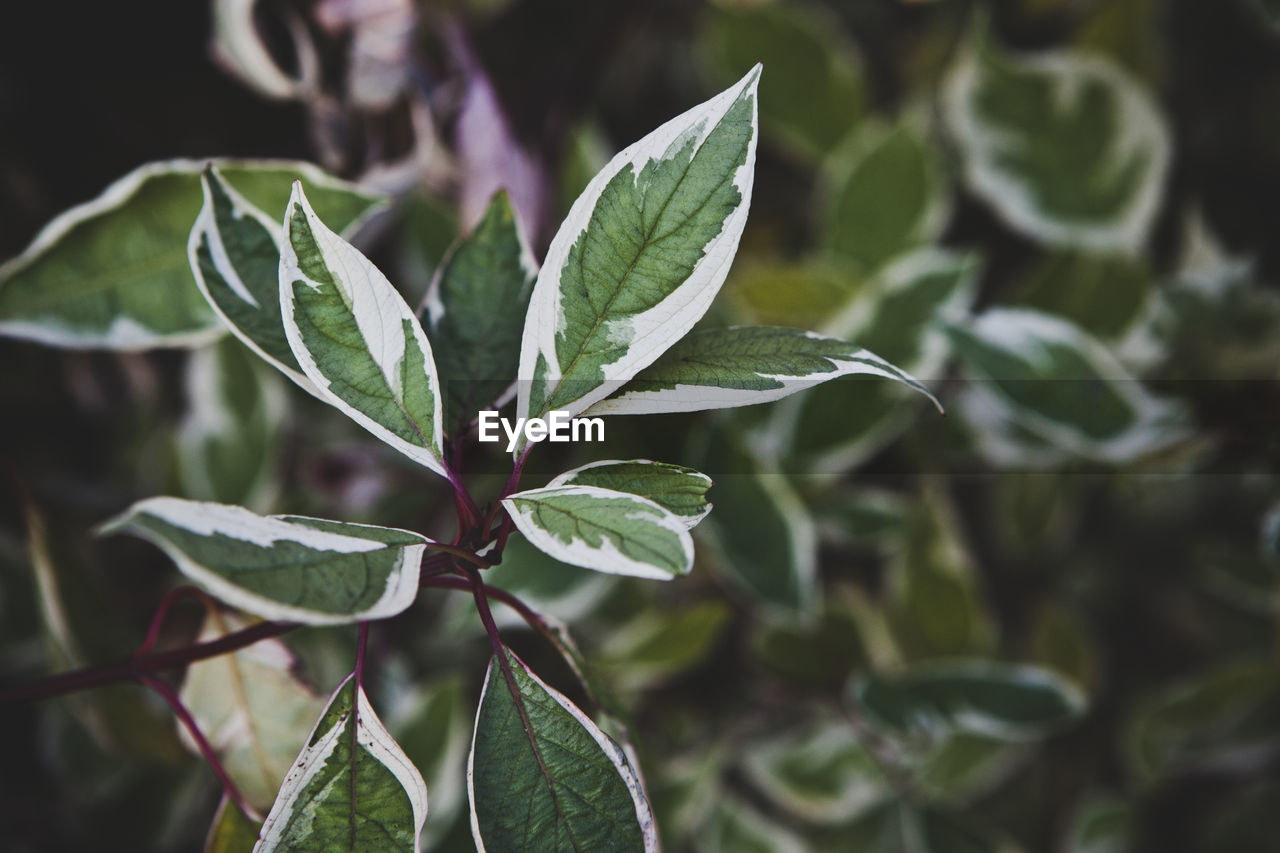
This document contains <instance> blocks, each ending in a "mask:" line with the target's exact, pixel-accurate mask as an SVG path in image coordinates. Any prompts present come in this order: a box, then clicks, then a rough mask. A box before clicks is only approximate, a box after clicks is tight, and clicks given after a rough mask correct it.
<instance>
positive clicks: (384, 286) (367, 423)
mask: <svg viewBox="0 0 1280 853" xmlns="http://www.w3.org/2000/svg"><path fill="white" fill-rule="evenodd" d="M284 227H285V239H286V245H285V251H284V254H283V255H282V256H281V258H280V303H281V310H282V312H283V315H284V328H285V335H286V336H287V337H288V340H289V346H290V347H291V348H292V349H293V354H294V356H295V357H296V358H297V360H298V364H299V365H300V366H301V367H302V371H303V373H305V374H306V375H307V377H308V378H309V379H310V380H311V381H312V382H313V383H315V385H316V386H317V387H318V388H319V389H320V391H321V393H322V394H323V395H324V397H325V399H326V400H328V401H329V402H330V403H332V404H333V405H334V406H335V407H337V408H338V409H340V410H341V411H342V412H343V413H344V414H346V415H347V416H348V417H350V418H351V419H352V420H354V421H355V422H356V423H358V424H360V426H362V427H364V428H365V429H367V430H368V431H369V432H371V433H372V434H373V435H375V436H376V437H378V438H379V439H381V440H382V441H384V442H386V443H387V444H388V445H390V446H391V447H394V448H395V449H396V450H398V451H400V452H401V453H403V454H404V455H406V456H408V457H409V458H410V459H412V460H414V461H415V462H418V463H419V464H422V465H425V466H426V467H427V468H430V469H431V470H432V471H435V472H437V473H439V474H441V475H443V476H446V477H447V476H449V474H448V469H447V467H446V466H445V463H444V459H443V444H444V435H443V421H444V417H443V407H442V404H441V398H440V383H439V380H438V379H437V377H436V368H435V362H434V361H433V360H432V357H431V344H430V343H428V341H427V336H426V334H425V333H424V332H423V331H422V327H421V326H420V325H419V324H418V319H417V317H416V316H415V315H414V313H413V311H412V309H410V308H409V306H408V305H406V304H405V301H404V299H403V298H402V297H401V296H400V294H399V293H398V292H397V291H396V289H395V288H394V287H392V286H391V283H390V282H389V281H387V278H386V276H384V275H383V274H382V273H381V272H379V271H378V268H377V267H375V266H374V265H373V264H372V263H371V262H370V261H369V259H368V258H366V257H365V256H364V255H362V254H360V252H359V251H357V250H356V249H355V247H353V246H352V245H351V244H349V243H347V242H346V241H345V240H343V239H342V238H341V237H339V236H338V235H337V234H335V233H333V231H331V230H330V229H329V228H328V227H327V226H326V225H325V224H324V223H323V222H321V221H320V218H319V217H318V216H316V214H315V211H314V210H312V209H311V205H310V204H309V203H308V202H307V198H306V195H305V193H304V192H303V190H302V186H301V185H300V184H295V185H294V190H293V198H292V199H291V200H290V201H289V210H288V213H287V214H286V215H285V223H284Z"/></svg>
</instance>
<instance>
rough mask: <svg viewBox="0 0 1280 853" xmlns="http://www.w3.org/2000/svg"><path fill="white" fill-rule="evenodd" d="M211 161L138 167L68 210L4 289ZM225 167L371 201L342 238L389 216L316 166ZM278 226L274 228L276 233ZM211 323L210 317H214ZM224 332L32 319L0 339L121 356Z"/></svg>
mask: <svg viewBox="0 0 1280 853" xmlns="http://www.w3.org/2000/svg"><path fill="white" fill-rule="evenodd" d="M208 162H210V161H208V160H193V159H186V158H178V159H173V160H159V161H156V162H154V163H147V164H146V165H143V166H139V167H138V168H136V169H134V170H133V171H132V172H129V173H128V174H126V175H124V176H123V177H121V178H118V179H116V180H115V181H113V182H112V183H111V184H110V185H109V186H108V187H107V188H106V189H105V190H103V191H102V192H101V193H99V194H98V195H97V196H96V197H94V198H92V199H90V200H89V201H86V202H82V203H81V204H78V205H75V206H74V207H70V208H67V209H66V210H64V211H62V212H61V213H59V214H58V215H57V216H55V217H54V218H53V219H51V220H49V222H47V223H46V224H45V226H44V227H43V228H41V229H40V231H39V233H37V234H36V236H35V238H34V239H33V240H32V241H31V243H30V244H29V245H28V246H27V248H25V249H23V250H22V253H21V254H19V255H17V256H15V257H13V258H10V259H9V260H8V261H5V262H4V263H3V264H0V287H4V283H5V282H6V281H7V280H8V279H9V278H10V277H11V276H13V275H14V274H16V273H18V272H21V271H22V270H23V269H25V268H26V267H28V266H30V265H31V264H32V263H34V262H35V261H36V260H38V259H39V258H40V257H41V256H42V255H44V254H45V253H46V252H47V251H49V250H50V249H51V248H53V247H54V246H55V245H57V243H58V241H60V240H61V239H62V238H63V237H64V236H66V234H67V232H69V231H70V230H71V229H72V228H74V227H76V226H77V225H79V224H80V223H82V222H85V221H86V220H89V219H92V218H94V217H95V216H99V215H101V214H103V213H107V212H109V211H112V210H115V209H117V208H120V207H123V206H124V205H125V203H126V202H128V201H129V200H130V199H131V198H133V197H134V196H135V195H136V194H137V192H138V190H139V189H141V188H142V185H143V184H145V183H146V182H147V181H148V180H150V179H151V178H153V177H157V176H160V175H170V174H197V175H198V174H199V173H200V172H201V170H203V169H204V167H205V165H206V164H207V163H208ZM212 162H214V163H216V165H218V166H219V167H223V168H231V169H236V168H243V169H263V170H273V171H275V170H278V171H281V172H293V173H295V174H298V175H300V176H302V178H303V179H304V180H305V181H307V182H308V183H310V184H314V185H315V186H319V187H325V188H332V189H342V190H345V191H347V192H352V193H356V194H359V195H363V196H368V197H369V198H370V204H369V208H368V209H367V210H366V211H365V212H364V213H363V214H361V215H360V216H359V217H357V218H356V219H355V220H354V221H353V222H352V223H350V224H349V225H348V226H347V227H346V228H345V229H343V233H354V232H356V231H358V230H359V229H360V228H361V227H363V225H364V224H365V223H367V222H368V221H369V220H370V219H372V218H373V217H375V216H378V215H380V214H381V213H382V212H383V211H385V210H386V209H387V207H388V205H389V202H387V201H385V200H383V201H378V200H376V194H375V193H370V192H369V191H367V190H364V189H362V188H360V187H359V186H357V185H356V184H352V183H349V182H347V181H343V180H340V179H338V178H335V177H333V176H332V175H328V174H326V173H325V172H324V171H323V170H322V169H320V168H319V167H318V166H316V165H315V164H313V163H306V162H303V161H300V160H255V159H248V160H245V159H229V158H228V159H224V158H218V159H216V160H214V161H212ZM274 227H275V226H274V224H273V225H272V228H274ZM211 319H212V318H211ZM224 333H225V329H224V328H223V327H222V326H221V325H218V324H213V325H211V326H210V327H209V328H207V329H197V330H192V331H188V332H182V333H177V334H158V333H156V332H154V331H152V330H150V329H148V328H146V327H145V326H143V325H141V324H139V323H136V322H133V321H132V320H130V319H129V318H127V317H117V318H116V320H115V321H114V323H113V324H112V325H111V326H110V327H109V328H108V329H107V331H106V332H95V333H92V334H86V333H85V332H83V331H79V330H76V329H69V328H60V327H58V326H56V325H54V324H51V323H47V322H32V321H29V320H7V321H0V335H4V336H6V337H12V338H19V339H22V340H28V341H33V342H35V343H39V344H45V345H47V346H55V347H61V348H65V349H111V350H115V351H118V352H142V351H144V350H149V349H154V348H157V347H173V348H191V347H198V346H204V345H205V344H208V343H211V342H213V341H215V340H217V339H218V338H220V337H222V335H223V334H224Z"/></svg>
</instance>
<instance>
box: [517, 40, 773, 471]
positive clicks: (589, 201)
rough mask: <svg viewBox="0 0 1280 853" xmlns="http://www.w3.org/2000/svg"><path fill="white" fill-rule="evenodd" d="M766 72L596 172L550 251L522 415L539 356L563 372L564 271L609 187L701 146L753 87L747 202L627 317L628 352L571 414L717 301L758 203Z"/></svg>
mask: <svg viewBox="0 0 1280 853" xmlns="http://www.w3.org/2000/svg"><path fill="white" fill-rule="evenodd" d="M760 72H761V66H760V65H758V64H757V65H756V66H755V67H754V68H752V69H751V71H749V72H747V74H746V76H744V77H743V78H742V79H741V80H739V81H738V82H737V83H735V84H734V85H733V86H731V87H729V88H728V89H726V90H725V91H723V92H721V93H720V94H719V95H717V96H715V97H714V98H711V99H710V100H708V101H706V102H704V103H702V104H699V105H698V106H695V107H693V108H692V109H689V110H687V111H685V112H683V113H681V114H680V115H678V116H676V117H675V118H673V119H671V120H670V121H668V122H666V123H665V124H663V125H661V126H660V127H658V128H657V129H656V130H654V131H653V132H652V133H650V134H648V135H647V136H645V137H643V138H642V139H640V140H639V141H638V142H635V143H632V144H631V145H629V146H627V147H626V148H624V149H622V151H620V152H618V153H617V154H616V155H614V157H613V159H612V160H610V161H609V163H608V165H606V166H605V167H604V168H603V169H602V170H601V171H600V172H599V173H598V174H597V175H596V176H595V177H594V178H592V179H591V182H590V183H588V184H587V187H586V189H584V190H583V191H582V194H581V195H580V196H578V199H577V200H576V201H575V202H574V203H573V206H572V207H570V208H569V214H568V216H566V217H565V219H564V222H563V223H562V224H561V226H560V230H559V231H557V232H556V236H555V238H554V239H552V241H551V246H550V247H549V248H548V250H547V255H546V258H545V259H544V261H543V264H542V269H541V270H540V271H539V272H538V280H537V282H535V284H534V287H533V295H532V297H531V298H530V301H529V311H528V314H527V315H526V318H525V326H524V335H523V338H522V340H521V346H520V364H519V371H518V378H519V379H520V380H525V381H521V382H520V383H519V393H518V395H517V403H516V413H517V416H518V417H528V416H529V403H530V393H531V390H532V380H533V379H534V375H535V368H536V366H537V362H538V357H539V356H542V357H543V358H544V359H545V361H546V365H547V374H546V376H545V381H546V382H548V383H550V384H552V385H554V383H556V382H557V381H558V380H559V379H560V376H561V374H560V369H561V365H560V363H559V360H558V359H557V357H556V345H555V343H556V342H555V338H556V333H557V332H558V331H559V330H560V329H561V328H563V326H564V312H563V310H562V309H561V306H560V278H561V275H562V273H563V271H564V267H565V265H566V263H567V262H568V258H569V251H570V249H572V247H573V245H574V244H575V243H576V242H577V241H578V238H579V237H580V236H581V235H582V234H583V233H584V232H585V231H586V229H587V225H588V224H589V223H590V221H591V217H592V214H593V213H594V212H595V207H596V203H597V202H598V201H599V199H600V195H601V193H602V192H603V191H604V188H605V186H606V185H607V184H608V183H609V181H610V180H612V179H613V178H614V176H615V175H617V174H618V172H620V171H621V170H622V169H624V168H625V167H626V166H628V165H630V166H632V167H634V171H635V174H636V177H637V179H638V178H639V176H640V173H641V172H642V171H643V169H644V166H645V165H646V164H647V163H649V162H650V161H653V160H660V159H662V157H663V156H664V155H665V154H666V152H667V151H668V150H669V149H670V148H671V146H672V145H674V144H675V143H676V141H677V140H680V139H682V138H684V137H686V136H687V135H689V134H695V135H696V138H697V139H698V145H699V146H701V145H702V143H703V142H704V141H705V140H706V138H707V136H708V135H710V133H711V131H712V130H713V129H714V128H715V127H716V126H717V125H718V124H719V122H720V120H721V119H722V118H723V117H724V116H725V114H726V113H727V112H728V111H729V109H730V108H731V107H732V106H733V105H734V104H735V103H736V102H737V101H738V100H739V99H740V98H742V97H743V96H744V95H748V94H749V95H750V97H751V126H752V133H751V140H750V142H748V144H747V154H746V158H745V160H744V161H743V164H742V165H741V166H740V167H738V169H737V171H736V172H735V173H734V176H733V183H734V185H735V186H736V187H737V188H738V190H739V192H740V193H741V196H742V198H741V201H740V202H739V204H738V206H737V207H736V208H735V209H734V210H733V211H732V212H731V213H730V214H729V216H727V217H726V218H725V221H724V223H723V224H722V226H721V228H720V232H719V233H718V234H717V235H716V236H715V237H713V238H711V241H710V242H709V243H707V245H706V246H704V247H703V252H704V254H703V257H702V258H701V259H700V260H699V261H698V263H697V265H696V266H695V267H694V270H693V272H692V274H691V275H690V276H689V278H687V279H686V280H685V281H684V282H683V283H681V284H680V285H679V286H678V287H677V288H676V289H675V290H674V291H672V292H671V293H670V294H669V295H668V296H667V297H666V298H665V299H663V300H662V302H660V303H659V304H658V305H656V306H654V307H653V308H651V309H649V310H648V311H645V312H643V313H641V314H637V315H634V316H632V317H629V318H627V319H626V321H625V324H626V328H625V329H623V330H622V331H623V332H624V333H625V334H626V335H628V336H629V339H630V346H629V348H628V350H627V352H626V354H625V355H623V356H622V357H621V358H620V359H619V360H618V361H615V362H613V363H611V364H609V365H605V366H604V369H603V370H604V382H603V383H602V384H601V385H600V387H598V388H596V389H594V390H593V391H591V392H590V393H588V394H584V395H583V396H581V397H579V398H578V399H576V400H574V401H573V403H572V405H571V406H570V407H569V410H568V411H569V412H570V414H571V415H572V414H577V413H579V412H582V411H584V410H586V409H587V408H589V407H590V406H591V405H592V404H593V403H596V402H597V401H599V400H602V399H603V398H605V397H607V396H609V395H610V394H612V393H613V392H614V391H615V390H617V389H618V388H619V387H621V385H622V384H623V383H624V382H625V381H626V380H628V379H630V378H631V377H632V376H634V375H635V374H636V373H637V372H639V371H640V370H642V369H643V368H645V367H647V366H648V365H649V364H651V363H653V361H654V359H656V358H657V357H658V356H660V355H661V354H662V353H663V352H665V351H666V350H667V349H669V348H670V347H671V345H672V344H674V343H675V342H676V341H678V340H680V338H682V337H684V335H685V333H686V332H688V331H689V330H690V329H691V328H693V326H694V324H695V323H697V321H698V320H699V319H701V317H702V315H703V314H705V313H706V311H707V309H708V308H709V307H710V306H711V302H712V300H713V299H714V298H715V296H716V294H717V293H718V292H719V290H720V286H721V285H723V284H724V280H725V278H726V277H727V276H728V274H729V265H730V264H731V263H732V262H733V258H734V255H736V254H737V251H738V242H739V240H740V239H741V238H742V231H743V228H744V227H745V226H746V222H747V212H748V210H749V209H750V207H751V190H752V186H753V183H754V177H755V160H756V143H757V141H758V140H759V137H760V118H759V97H758V88H759V81H760ZM517 452H519V450H517Z"/></svg>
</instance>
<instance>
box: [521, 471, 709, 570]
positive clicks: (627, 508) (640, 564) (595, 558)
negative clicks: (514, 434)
mask: <svg viewBox="0 0 1280 853" xmlns="http://www.w3.org/2000/svg"><path fill="white" fill-rule="evenodd" d="M502 505H503V506H504V507H505V508H506V510H507V512H509V513H510V514H511V519H512V521H514V522H515V525H516V528H517V529H518V530H519V531H520V532H521V533H523V534H524V535H525V537H526V538H527V539H528V540H529V541H530V542H532V543H533V544H534V545H536V546H537V547H538V548H539V549H541V550H542V551H545V552H546V553H548V554H550V555H551V556H553V557H555V558H556V559H557V560H561V561H563V562H566V563H572V564H573V565H575V566H582V567H583V568H587V569H594V570H596V571H598V572H607V573H609V574H615V575H634V576H636V577H642V578H654V579H657V580H670V579H671V578H673V577H675V576H676V575H683V574H688V572H689V569H690V568H692V567H693V540H692V539H690V538H689V531H688V529H687V528H686V527H685V523H684V522H683V521H681V519H680V518H678V517H677V516H675V515H674V514H672V513H671V512H669V511H667V510H666V509H663V508H662V507H661V506H659V505H658V504H656V503H654V502H653V501H651V500H649V499H648V498H643V497H640V496H639V495H631V494H626V493H624V492H615V491H613V490H611V489H602V488H600V487H598V486H555V487H551V486H548V487H546V488H542V489H531V490H528V491H524V492H516V493H515V494H514V495H511V496H510V497H507V498H503V500H502Z"/></svg>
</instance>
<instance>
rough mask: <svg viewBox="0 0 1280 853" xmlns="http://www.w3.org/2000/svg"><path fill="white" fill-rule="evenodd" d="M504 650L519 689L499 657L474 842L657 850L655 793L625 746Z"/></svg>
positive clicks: (479, 739) (477, 783)
mask: <svg viewBox="0 0 1280 853" xmlns="http://www.w3.org/2000/svg"><path fill="white" fill-rule="evenodd" d="M504 654H505V655H506V661H507V666H508V667H509V668H510V674H511V678H512V681H513V682H514V685H513V686H514V690H515V691H516V692H518V698H517V697H515V696H513V686H512V685H511V684H510V683H509V682H508V681H507V679H506V677H505V675H504V672H503V669H502V666H501V664H500V662H499V661H498V660H497V659H496V658H494V659H493V660H491V661H490V663H489V670H488V674H487V675H486V677H485V683H484V690H483V692H482V693H481V694H480V710H479V712H478V713H477V714H476V725H475V734H474V737H473V740H472V742H471V756H470V759H469V760H468V765H467V790H468V794H469V795H470V799H471V832H472V836H473V837H474V839H475V843H476V849H477V850H478V851H480V853H485V851H486V850H491V851H495V853H497V851H508V850H520V851H525V853H540V851H548V853H558V851H561V850H582V851H588V850H618V851H643V853H652V851H656V850H657V849H658V835H657V827H656V826H655V825H654V822H653V814H652V812H651V810H650V808H649V802H648V798H647V797H646V795H645V792H644V787H643V784H642V782H641V780H640V777H639V774H638V773H637V772H636V770H635V768H634V767H633V766H632V764H631V763H630V761H628V760H627V757H626V755H625V754H624V753H623V750H622V748H621V747H619V746H618V744H617V743H615V742H614V741H613V740H612V739H611V738H610V737H609V736H608V735H606V734H605V733H604V732H603V731H601V730H600V728H599V726H597V725H596V724H595V723H593V722H592V721H591V719H590V718H589V717H587V715H586V714H584V713H583V712H582V711H581V710H579V709H578V707H577V706H576V705H574V704H573V703H572V702H570V701H569V700H568V699H566V698H565V697H564V696H563V695H562V694H561V693H559V692H558V691H557V690H555V689H554V688H552V687H550V686H549V685H547V684H546V683H545V682H544V681H542V679H540V678H538V676H536V675H535V674H534V673H533V672H532V671H530V670H529V669H528V667H526V666H525V665H524V663H523V662H522V661H521V660H520V659H519V658H517V657H516V656H515V655H514V654H512V653H511V652H509V651H506V650H504Z"/></svg>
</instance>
